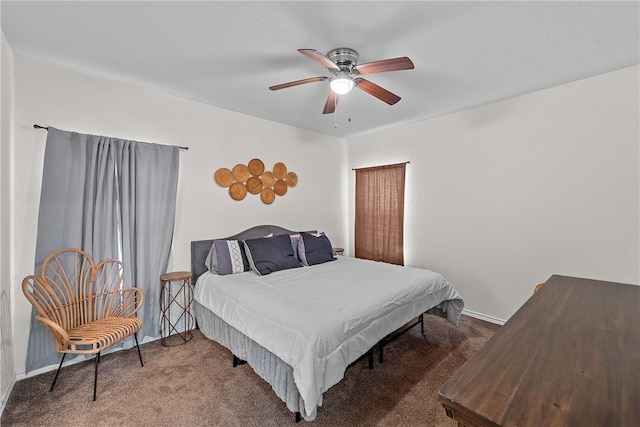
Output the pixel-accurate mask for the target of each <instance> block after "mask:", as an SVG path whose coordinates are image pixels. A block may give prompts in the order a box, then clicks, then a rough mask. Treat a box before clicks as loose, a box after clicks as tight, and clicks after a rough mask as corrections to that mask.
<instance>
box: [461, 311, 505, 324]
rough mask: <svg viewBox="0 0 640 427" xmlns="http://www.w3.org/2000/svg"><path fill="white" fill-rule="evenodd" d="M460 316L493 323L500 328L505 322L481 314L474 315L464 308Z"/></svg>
mask: <svg viewBox="0 0 640 427" xmlns="http://www.w3.org/2000/svg"><path fill="white" fill-rule="evenodd" d="M462 314H464V315H466V316H469V317H474V318H476V319H480V320H484V321H485V322H489V323H495V324H496V325H500V326H502V325H504V324H505V322H506V320H503V319H498V318H497V317H493V316H488V315H486V314H482V313H476V312H475V311H471V310H467V309H466V308H465V309H463V310H462Z"/></svg>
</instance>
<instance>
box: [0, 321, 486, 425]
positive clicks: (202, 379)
mask: <svg viewBox="0 0 640 427" xmlns="http://www.w3.org/2000/svg"><path fill="white" fill-rule="evenodd" d="M497 329H498V326H497V325H493V324H490V323H487V322H483V321H480V320H477V319H473V318H470V317H466V316H462V318H461V321H460V325H459V326H458V327H454V326H452V325H451V324H449V323H448V322H447V321H445V320H444V319H441V318H438V317H434V316H425V334H424V336H423V335H421V334H420V327H415V328H413V329H412V330H411V331H409V332H407V333H406V334H404V335H403V336H402V337H401V338H398V339H397V340H396V341H394V342H393V343H392V344H390V345H389V346H388V347H386V348H385V361H384V363H382V364H380V363H378V361H377V358H376V362H375V366H374V369H373V370H369V369H367V365H366V363H367V362H366V360H363V361H361V362H358V363H357V364H355V365H354V366H352V367H351V368H349V369H348V370H347V372H346V373H345V377H344V379H343V380H342V381H341V382H340V383H338V384H336V385H335V386H333V387H332V388H330V389H329V390H328V391H327V392H326V393H325V394H324V402H323V405H322V407H320V408H319V409H318V416H317V418H316V420H315V421H313V422H312V423H308V422H306V421H304V420H302V421H301V422H300V424H299V426H304V425H314V426H450V427H454V426H455V425H456V424H455V422H454V421H452V420H451V419H449V418H447V416H446V415H445V412H444V409H443V408H442V406H441V405H440V403H438V389H439V388H440V386H441V385H442V384H443V383H444V382H446V380H447V379H448V378H449V377H450V376H451V375H453V373H454V372H455V371H456V370H457V369H458V368H459V367H460V366H462V364H463V363H464V362H465V361H466V360H467V359H468V358H469V357H470V356H471V355H472V354H474V353H475V352H476V351H477V350H478V349H479V348H480V347H481V346H482V345H483V344H484V343H485V342H486V341H487V339H488V338H489V337H490V336H491V335H493V333H494V332H495V331H496V330H497ZM141 351H142V357H143V359H144V362H145V365H144V367H140V362H139V360H138V354H137V352H136V350H135V348H133V349H131V350H128V351H121V352H118V353H114V354H111V355H106V356H104V357H102V358H101V360H100V367H99V377H98V399H97V400H96V401H95V402H93V401H92V392H93V369H94V363H93V360H88V361H87V362H83V363H79V364H76V365H73V366H69V367H67V368H63V370H62V371H61V373H60V377H59V378H58V383H57V384H56V388H55V389H54V390H53V392H49V391H48V390H49V387H50V385H51V381H52V380H53V376H54V374H55V372H49V373H46V374H42V375H38V376H35V377H32V378H27V379H25V380H21V381H18V382H17V383H16V384H15V386H14V388H13V391H12V393H11V396H10V397H9V399H8V402H7V405H6V407H5V410H4V412H3V414H2V418H1V420H0V424H2V426H43V425H46V426H54V425H55V426H58V425H67V426H134V425H135V426H147V425H148V426H158V425H162V426H243V427H246V426H284V425H291V426H293V425H295V422H294V415H293V414H292V413H291V412H289V411H288V410H287V408H286V406H285V404H284V403H283V402H282V401H280V400H279V399H278V398H277V397H276V396H275V394H274V393H273V391H272V390H271V388H270V386H269V385H268V384H267V383H265V382H264V381H263V380H262V379H261V378H259V377H258V376H257V375H256V374H254V373H253V371H252V370H251V368H250V367H249V366H248V365H242V366H239V367H237V368H233V367H232V365H231V353H230V352H229V351H228V350H226V349H225V348H223V347H221V346H220V345H218V344H216V343H215V342H213V341H210V340H208V339H207V338H205V337H204V336H203V335H202V334H201V333H200V332H199V331H194V338H193V339H192V340H191V341H190V342H188V343H186V344H184V345H181V346H177V347H162V346H161V345H160V341H156V342H153V343H149V344H145V345H143V346H141Z"/></svg>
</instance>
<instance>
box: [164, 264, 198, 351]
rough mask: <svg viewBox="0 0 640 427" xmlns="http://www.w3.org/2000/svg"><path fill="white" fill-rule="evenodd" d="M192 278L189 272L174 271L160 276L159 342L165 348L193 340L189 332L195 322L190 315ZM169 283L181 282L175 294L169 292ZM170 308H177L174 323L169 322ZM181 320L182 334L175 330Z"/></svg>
mask: <svg viewBox="0 0 640 427" xmlns="http://www.w3.org/2000/svg"><path fill="white" fill-rule="evenodd" d="M192 276H193V274H192V273H191V272H190V271H174V272H172V273H165V274H163V275H162V276H160V281H161V282H162V290H161V291H160V311H161V312H162V318H161V319H160V332H161V341H160V342H161V343H162V345H163V346H165V347H173V346H176V345H180V344H184V343H186V342H188V341H190V340H191V338H193V334H192V333H191V330H192V329H193V328H194V326H195V321H194V319H193V315H192V314H191V302H192V301H193V291H192V289H191V277H192ZM171 282H182V284H181V285H180V287H179V288H178V289H177V290H176V292H175V294H173V293H172V292H171ZM172 306H174V307H176V306H177V309H178V310H179V311H180V314H179V316H178V318H177V319H175V320H174V321H172V320H171V307H172ZM181 319H183V320H184V332H180V331H178V329H177V325H178V322H180V320H181ZM169 338H172V339H169ZM174 338H175V339H174Z"/></svg>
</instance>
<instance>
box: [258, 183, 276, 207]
mask: <svg viewBox="0 0 640 427" xmlns="http://www.w3.org/2000/svg"><path fill="white" fill-rule="evenodd" d="M275 199H276V193H274V191H273V190H272V189H271V188H270V187H264V188H263V189H262V191H261V192H260V200H262V203H264V204H265V205H270V204H271V203H273V201H274V200H275Z"/></svg>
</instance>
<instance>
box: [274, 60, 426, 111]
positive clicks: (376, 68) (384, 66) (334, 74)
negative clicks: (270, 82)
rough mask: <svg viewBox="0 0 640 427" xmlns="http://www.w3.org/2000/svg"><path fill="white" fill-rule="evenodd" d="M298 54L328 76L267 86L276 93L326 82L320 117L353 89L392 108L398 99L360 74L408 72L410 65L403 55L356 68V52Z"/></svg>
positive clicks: (410, 68)
mask: <svg viewBox="0 0 640 427" xmlns="http://www.w3.org/2000/svg"><path fill="white" fill-rule="evenodd" d="M298 52H300V53H301V54H303V55H305V56H307V57H309V58H311V59H313V60H314V61H316V62H318V63H320V64H321V65H322V66H323V67H325V68H326V69H327V70H329V72H330V73H331V77H327V76H319V77H310V78H308V79H302V80H295V81H292V82H288V83H282V84H279V85H275V86H270V87H269V89H271V90H280V89H285V88H288V87H293V86H298V85H302V84H306V83H313V82H321V81H325V80H329V84H330V87H331V90H330V91H329V96H328V97H327V101H326V102H325V104H324V109H323V110H322V114H331V113H333V112H334V111H335V109H336V105H337V104H338V98H339V96H340V95H345V94H347V93H349V92H350V91H351V89H353V88H354V87H357V88H358V89H360V90H362V91H364V92H366V93H368V94H369V95H373V96H375V97H376V98H378V99H379V100H381V101H384V102H386V103H387V104H389V105H394V104H395V103H396V102H398V101H400V97H399V96H398V95H396V94H394V93H391V92H389V91H388V90H386V89H384V88H382V87H380V86H378V85H377V84H375V83H372V82H370V81H369V80H366V79H363V78H362V77H360V76H362V75H366V74H373V73H382V72H385V71H399V70H412V69H413V62H411V60H410V59H409V58H407V57H406V56H403V57H400V58H392V59H383V60H380V61H373V62H367V63H365V64H360V65H358V58H359V55H358V52H356V51H355V50H354V49H351V48H348V47H340V48H337V49H333V50H332V51H330V52H329V53H327V54H326V55H324V54H323V53H322V52H319V51H317V50H315V49H298Z"/></svg>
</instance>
